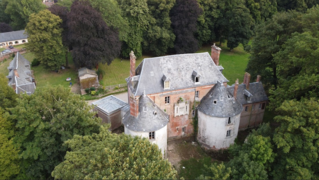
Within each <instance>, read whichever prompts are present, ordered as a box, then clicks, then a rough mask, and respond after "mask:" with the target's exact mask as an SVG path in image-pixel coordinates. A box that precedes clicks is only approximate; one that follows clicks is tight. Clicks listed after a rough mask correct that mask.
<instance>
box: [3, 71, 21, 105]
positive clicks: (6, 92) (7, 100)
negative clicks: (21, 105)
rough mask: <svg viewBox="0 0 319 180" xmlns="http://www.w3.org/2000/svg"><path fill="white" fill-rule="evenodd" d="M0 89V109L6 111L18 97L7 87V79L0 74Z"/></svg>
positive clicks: (14, 103)
mask: <svg viewBox="0 0 319 180" xmlns="http://www.w3.org/2000/svg"><path fill="white" fill-rule="evenodd" d="M0 87H1V88H0V108H2V109H4V110H6V108H12V107H14V106H15V105H16V98H18V95H17V94H16V93H15V92H14V90H13V88H12V87H9V86H8V79H7V78H6V77H5V76H4V75H3V74H0Z"/></svg>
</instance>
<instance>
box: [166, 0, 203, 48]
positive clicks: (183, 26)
mask: <svg viewBox="0 0 319 180" xmlns="http://www.w3.org/2000/svg"><path fill="white" fill-rule="evenodd" d="M202 12H203V11H202V9H201V8H200V7H199V5H198V3H197V1H196V0H176V4H175V6H174V7H173V8H172V10H171V12H170V17H171V21H172V27H173V31H174V34H175V36H176V39H175V45H174V49H175V51H176V53H177V54H182V53H194V52H196V51H197V50H198V49H199V42H198V40H197V39H196V38H195V33H196V31H197V19H198V17H199V16H200V15H201V14H202Z"/></svg>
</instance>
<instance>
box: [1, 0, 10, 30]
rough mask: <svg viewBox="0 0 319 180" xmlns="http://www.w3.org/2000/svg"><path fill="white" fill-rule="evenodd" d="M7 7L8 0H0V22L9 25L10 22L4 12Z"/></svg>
mask: <svg viewBox="0 0 319 180" xmlns="http://www.w3.org/2000/svg"><path fill="white" fill-rule="evenodd" d="M7 5H8V0H0V9H1V11H0V22H4V23H7V24H9V23H10V21H11V20H10V16H9V15H8V14H6V13H5V12H4V9H6V7H7Z"/></svg>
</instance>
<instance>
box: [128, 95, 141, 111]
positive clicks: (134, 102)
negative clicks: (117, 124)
mask: <svg viewBox="0 0 319 180" xmlns="http://www.w3.org/2000/svg"><path fill="white" fill-rule="evenodd" d="M129 94H130V92H129ZM129 103H130V114H131V116H134V117H137V116H138V112H139V107H138V105H139V98H138V97H135V96H134V95H129Z"/></svg>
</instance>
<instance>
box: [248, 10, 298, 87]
mask: <svg viewBox="0 0 319 180" xmlns="http://www.w3.org/2000/svg"><path fill="white" fill-rule="evenodd" d="M302 29H303V26H302V23H301V14H300V13H298V12H295V11H291V12H283V13H277V14H275V15H274V16H273V17H272V19H269V20H267V21H266V22H264V23H261V24H260V25H258V26H257V28H256V30H255V33H256V35H255V37H254V39H253V41H252V44H251V48H250V53H251V56H250V57H249V62H248V65H247V68H246V71H247V72H249V73H250V74H251V75H252V77H256V76H257V75H261V76H262V77H263V83H264V84H266V85H270V84H271V85H274V86H275V88H277V84H278V75H277V63H276V62H275V61H274V57H273V56H274V54H276V53H277V52H279V51H280V50H281V49H282V45H283V44H284V43H285V42H286V41H287V39H289V38H290V37H291V34H292V33H294V32H302Z"/></svg>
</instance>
